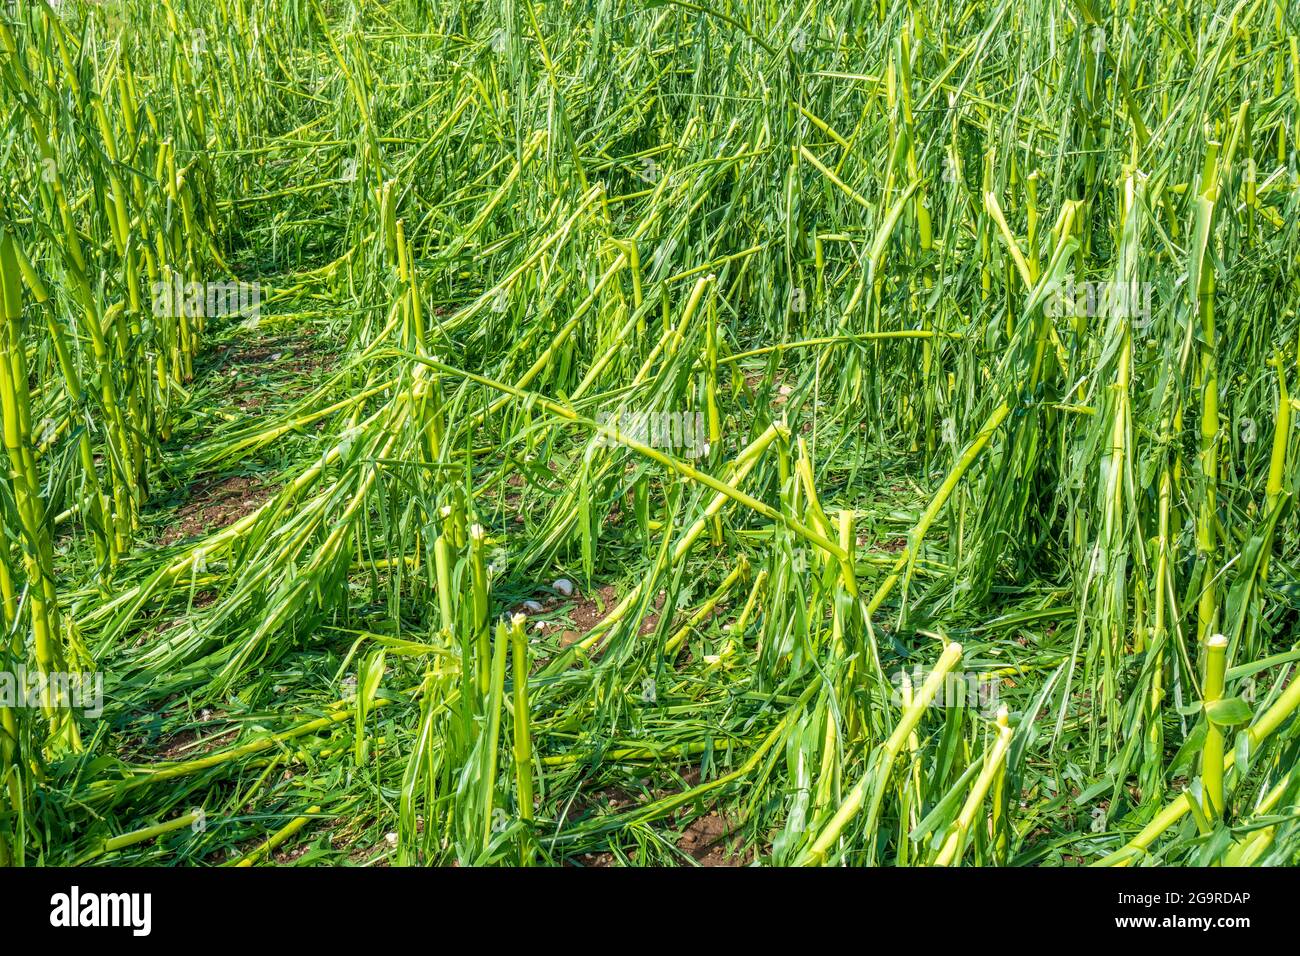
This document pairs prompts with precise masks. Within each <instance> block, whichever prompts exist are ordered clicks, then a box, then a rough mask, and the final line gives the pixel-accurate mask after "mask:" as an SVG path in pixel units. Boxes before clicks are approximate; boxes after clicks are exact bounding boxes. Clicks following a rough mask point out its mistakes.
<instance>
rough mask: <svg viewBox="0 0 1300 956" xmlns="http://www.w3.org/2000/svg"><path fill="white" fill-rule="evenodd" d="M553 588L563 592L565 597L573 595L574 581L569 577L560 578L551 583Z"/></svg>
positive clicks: (558, 592)
mask: <svg viewBox="0 0 1300 956" xmlns="http://www.w3.org/2000/svg"><path fill="white" fill-rule="evenodd" d="M551 590H552V591H555V592H556V593H557V594H562V595H564V596H565V597H573V592H574V587H573V582H572V581H570V580H569V579H568V578H558V579H557V580H556V581H555V583H554V584H552V585H551Z"/></svg>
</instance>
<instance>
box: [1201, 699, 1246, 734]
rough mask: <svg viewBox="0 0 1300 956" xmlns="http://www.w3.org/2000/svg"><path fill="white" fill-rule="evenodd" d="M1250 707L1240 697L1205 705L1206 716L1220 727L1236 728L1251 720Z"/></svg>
mask: <svg viewBox="0 0 1300 956" xmlns="http://www.w3.org/2000/svg"><path fill="white" fill-rule="evenodd" d="M1251 713H1252V712H1251V709H1250V705H1249V704H1248V703H1246V702H1245V701H1244V700H1242V699H1241V698H1240V697H1225V698H1223V699H1222V700H1216V701H1214V702H1213V703H1209V704H1206V705H1205V715H1206V716H1207V717H1209V718H1210V721H1211V722H1212V723H1214V724H1217V725H1218V726H1220V727H1236V726H1237V725H1238V724H1244V723H1247V722H1248V721H1249V720H1250V718H1251Z"/></svg>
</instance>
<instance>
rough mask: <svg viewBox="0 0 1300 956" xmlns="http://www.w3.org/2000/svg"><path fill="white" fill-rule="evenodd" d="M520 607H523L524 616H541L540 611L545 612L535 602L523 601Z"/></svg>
mask: <svg viewBox="0 0 1300 956" xmlns="http://www.w3.org/2000/svg"><path fill="white" fill-rule="evenodd" d="M521 606H522V607H523V609H524V613H525V614H541V613H542V611H544V610H545V608H543V607H542V606H541V605H540V604H539V603H537V602H536V601H525V602H524V603H523V604H522V605H521Z"/></svg>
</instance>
